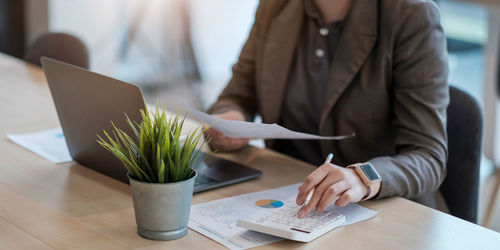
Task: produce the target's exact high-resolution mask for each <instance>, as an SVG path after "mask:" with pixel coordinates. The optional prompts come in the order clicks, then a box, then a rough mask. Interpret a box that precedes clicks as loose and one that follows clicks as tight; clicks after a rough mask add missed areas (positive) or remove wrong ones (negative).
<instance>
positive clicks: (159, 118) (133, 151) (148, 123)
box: [97, 104, 209, 183]
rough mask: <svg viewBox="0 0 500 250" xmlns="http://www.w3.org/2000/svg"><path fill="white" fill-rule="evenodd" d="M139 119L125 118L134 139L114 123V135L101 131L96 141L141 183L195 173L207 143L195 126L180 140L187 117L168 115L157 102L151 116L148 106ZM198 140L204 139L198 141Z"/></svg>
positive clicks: (185, 177)
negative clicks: (140, 120)
mask: <svg viewBox="0 0 500 250" xmlns="http://www.w3.org/2000/svg"><path fill="white" fill-rule="evenodd" d="M140 112H141V116H142V122H141V123H140V124H138V123H136V122H134V123H133V122H132V121H131V120H130V118H129V117H128V116H126V121H127V123H128V125H129V126H130V128H131V129H132V131H133V133H134V136H135V138H136V140H134V139H132V138H131V137H130V136H129V135H127V133H125V132H124V131H123V130H121V129H119V128H117V127H116V126H115V125H114V124H113V122H111V123H112V124H113V131H112V134H113V137H112V136H110V134H108V133H107V132H106V131H105V130H103V133H104V137H105V138H106V139H107V141H106V140H105V139H103V138H102V137H101V136H99V135H97V136H98V138H99V139H98V140H97V142H98V143H99V144H100V145H101V146H102V147H104V148H105V149H107V150H108V151H109V152H111V153H112V154H113V155H114V156H115V157H116V158H118V159H119V160H120V161H121V162H122V164H123V166H124V167H125V168H126V169H127V171H128V172H129V175H130V177H132V178H134V179H136V180H138V181H143V182H150V183H171V182H179V181H184V180H187V179H189V178H191V177H193V176H194V173H195V172H194V170H193V167H194V166H195V165H196V164H197V163H198V162H199V159H198V158H199V154H200V152H201V148H202V147H203V146H204V145H205V144H206V143H207V142H208V140H209V139H208V140H203V132H205V129H201V127H200V126H198V127H197V128H196V129H195V130H194V131H192V132H191V133H189V134H188V135H187V137H186V139H185V141H184V143H181V130H182V126H183V125H184V121H185V119H186V116H184V117H183V118H182V119H181V118H180V116H179V112H177V113H176V115H175V116H174V117H171V118H167V116H166V114H165V108H164V107H163V108H162V111H160V110H159V107H158V104H157V105H156V108H155V112H154V113H153V114H152V116H153V117H152V118H151V116H150V113H149V111H148V109H147V108H146V109H145V110H141V111H140ZM200 140H203V142H202V143H200Z"/></svg>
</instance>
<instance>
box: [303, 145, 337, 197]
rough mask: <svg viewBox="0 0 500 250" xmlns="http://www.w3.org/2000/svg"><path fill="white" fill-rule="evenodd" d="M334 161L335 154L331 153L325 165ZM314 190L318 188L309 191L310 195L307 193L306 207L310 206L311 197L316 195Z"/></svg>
mask: <svg viewBox="0 0 500 250" xmlns="http://www.w3.org/2000/svg"><path fill="white" fill-rule="evenodd" d="M332 159H333V154H332V153H329V154H328V156H327V157H326V160H325V163H330V162H331V161H332ZM314 190H316V187H313V188H312V189H311V190H310V191H309V193H307V197H306V201H305V202H304V206H307V204H309V202H310V201H311V197H312V196H313V194H314Z"/></svg>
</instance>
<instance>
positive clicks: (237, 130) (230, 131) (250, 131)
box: [181, 105, 356, 140]
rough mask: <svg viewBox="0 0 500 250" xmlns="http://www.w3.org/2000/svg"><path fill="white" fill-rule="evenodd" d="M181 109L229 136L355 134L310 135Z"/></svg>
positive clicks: (295, 136) (293, 137) (332, 137)
mask: <svg viewBox="0 0 500 250" xmlns="http://www.w3.org/2000/svg"><path fill="white" fill-rule="evenodd" d="M181 109H183V110H184V111H185V112H187V113H188V116H190V117H192V118H193V119H196V120H198V121H199V122H202V123H205V124H208V125H211V126H212V128H214V129H215V130H217V131H219V132H222V133H224V135H226V136H227V137H230V138H249V139H314V140H343V139H347V138H351V137H354V136H355V135H356V134H355V133H354V132H353V133H351V134H346V135H339V136H319V135H312V134H307V133H301V132H296V131H292V130H289V129H287V128H284V127H281V126H279V125H278V124H265V123H253V122H244V121H230V120H224V119H220V118H217V117H214V116H211V115H209V114H206V113H204V112H201V111H199V110H196V109H194V108H191V107H189V106H187V105H181Z"/></svg>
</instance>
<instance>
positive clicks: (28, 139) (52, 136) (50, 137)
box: [7, 128, 73, 163]
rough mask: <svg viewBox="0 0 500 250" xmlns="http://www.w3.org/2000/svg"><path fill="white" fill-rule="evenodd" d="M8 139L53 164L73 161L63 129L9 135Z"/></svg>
mask: <svg viewBox="0 0 500 250" xmlns="http://www.w3.org/2000/svg"><path fill="white" fill-rule="evenodd" d="M7 138H9V139H10V140H11V141H13V142H14V143H16V144H18V145H20V146H22V147H24V148H26V149H28V150H30V151H32V152H34V153H36V154H38V155H40V156H42V157H44V158H46V159H47V160H49V161H51V162H53V163H63V162H68V161H72V160H73V159H71V156H70V154H69V151H68V146H67V145H66V140H65V139H64V134H63V132H62V129H61V128H55V129H49V130H44V131H39V132H35V133H28V134H8V135H7Z"/></svg>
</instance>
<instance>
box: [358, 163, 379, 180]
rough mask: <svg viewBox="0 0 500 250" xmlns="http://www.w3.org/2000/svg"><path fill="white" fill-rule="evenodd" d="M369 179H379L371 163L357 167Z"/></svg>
mask: <svg viewBox="0 0 500 250" xmlns="http://www.w3.org/2000/svg"><path fill="white" fill-rule="evenodd" d="M359 168H360V169H361V171H363V173H364V174H365V176H366V177H368V179H369V180H370V181H375V180H379V179H380V176H379V175H378V174H377V172H375V169H373V167H372V165H371V164H363V165H361V166H360V167H359Z"/></svg>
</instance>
